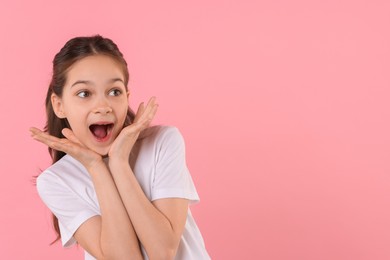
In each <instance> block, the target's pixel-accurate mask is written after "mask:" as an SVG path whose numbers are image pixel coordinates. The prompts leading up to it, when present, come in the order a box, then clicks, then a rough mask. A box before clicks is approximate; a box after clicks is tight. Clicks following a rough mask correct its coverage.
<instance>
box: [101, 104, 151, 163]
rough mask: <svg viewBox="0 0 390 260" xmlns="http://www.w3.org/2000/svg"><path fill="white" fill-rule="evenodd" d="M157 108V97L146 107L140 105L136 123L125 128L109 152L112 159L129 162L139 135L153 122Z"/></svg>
mask: <svg viewBox="0 0 390 260" xmlns="http://www.w3.org/2000/svg"><path fill="white" fill-rule="evenodd" d="M157 108H158V104H157V103H156V98H155V97H152V98H151V99H150V100H149V102H148V104H147V105H146V106H145V105H144V103H141V104H140V105H139V107H138V110H137V114H136V116H135V119H134V122H133V123H132V124H131V125H129V126H127V127H125V128H123V130H122V131H121V132H120V133H119V135H118V137H117V138H116V139H115V141H114V142H113V143H112V145H111V147H110V150H109V152H108V156H109V157H110V158H116V159H120V160H126V161H127V160H128V158H129V155H130V152H131V149H132V148H133V146H134V144H135V142H136V141H137V138H138V136H139V134H140V133H141V132H142V130H144V129H146V128H147V127H148V126H149V124H150V123H151V122H152V120H153V118H154V116H155V114H156V112H157Z"/></svg>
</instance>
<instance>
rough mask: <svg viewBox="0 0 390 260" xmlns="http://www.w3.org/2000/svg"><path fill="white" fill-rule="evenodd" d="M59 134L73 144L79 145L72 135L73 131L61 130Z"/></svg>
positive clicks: (78, 141)
mask: <svg viewBox="0 0 390 260" xmlns="http://www.w3.org/2000/svg"><path fill="white" fill-rule="evenodd" d="M61 133H62V134H63V135H64V136H65V137H66V139H68V140H69V141H72V142H73V143H76V144H80V145H81V142H80V140H79V139H78V138H77V137H76V136H75V135H74V133H73V131H72V130H71V129H69V128H63V129H62V130H61Z"/></svg>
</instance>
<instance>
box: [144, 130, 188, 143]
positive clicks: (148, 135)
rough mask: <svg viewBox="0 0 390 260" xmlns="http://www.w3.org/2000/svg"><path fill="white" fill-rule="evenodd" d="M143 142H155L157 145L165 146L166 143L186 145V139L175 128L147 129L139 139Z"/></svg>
mask: <svg viewBox="0 0 390 260" xmlns="http://www.w3.org/2000/svg"><path fill="white" fill-rule="evenodd" d="M139 140H140V141H142V142H145V141H146V142H153V143H155V144H156V145H163V144H165V143H170V144H175V143H180V144H184V139H183V136H182V134H181V132H180V131H179V129H178V128H177V127H175V126H165V125H156V126H152V127H149V128H147V129H145V130H144V131H143V132H142V133H141V135H140V138H139Z"/></svg>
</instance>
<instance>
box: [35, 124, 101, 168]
mask: <svg viewBox="0 0 390 260" xmlns="http://www.w3.org/2000/svg"><path fill="white" fill-rule="evenodd" d="M30 132H31V137H32V138H34V139H35V140H37V141H39V142H41V143H43V144H46V145H47V146H49V147H50V148H52V149H54V150H57V151H62V152H64V153H67V154H69V155H70V156H72V157H73V158H75V159H76V160H78V161H79V162H80V163H82V164H83V165H84V167H85V168H86V169H87V170H90V169H91V168H92V167H94V165H96V164H99V163H101V162H103V158H102V156H101V155H100V154H98V153H96V152H94V151H92V150H90V149H88V148H87V147H85V146H84V145H83V144H82V143H81V142H80V141H79V139H78V138H77V137H76V136H75V135H74V134H73V132H72V130H70V129H69V128H64V129H62V134H63V135H64V136H65V138H58V137H55V136H52V135H49V134H47V133H45V132H43V131H41V130H39V129H38V128H35V127H31V128H30Z"/></svg>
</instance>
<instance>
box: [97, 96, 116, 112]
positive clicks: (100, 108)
mask: <svg viewBox="0 0 390 260" xmlns="http://www.w3.org/2000/svg"><path fill="white" fill-rule="evenodd" d="M111 112H112V108H111V106H110V103H109V102H108V100H107V99H106V98H99V100H98V101H97V103H96V106H95V108H94V113H99V114H108V113H111Z"/></svg>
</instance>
